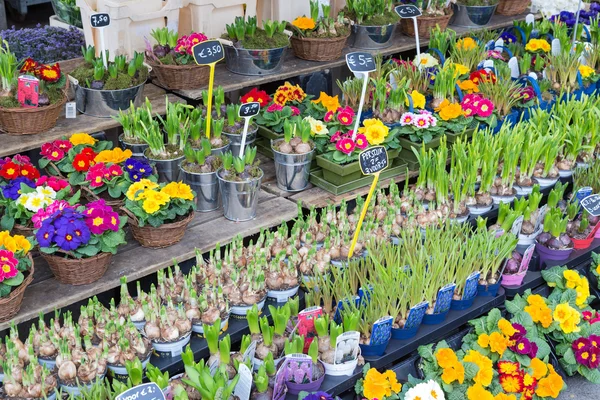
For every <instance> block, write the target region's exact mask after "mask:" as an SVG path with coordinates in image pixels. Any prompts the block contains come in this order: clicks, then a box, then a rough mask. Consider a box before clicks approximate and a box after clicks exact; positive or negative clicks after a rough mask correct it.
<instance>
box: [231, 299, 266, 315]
mask: <svg viewBox="0 0 600 400" xmlns="http://www.w3.org/2000/svg"><path fill="white" fill-rule="evenodd" d="M265 300H267V296H265V297H264V298H263V299H262V300H261V301H259V302H258V303H256V306H257V307H258V311H260V310H262V309H263V307H264V306H265ZM253 305H254V304H251V305H249V306H246V305H243V306H242V305H239V306H234V305H232V306H231V311H230V312H231V316H232V317H233V318H239V319H246V314H247V313H248V311H250V309H251V308H252V306H253Z"/></svg>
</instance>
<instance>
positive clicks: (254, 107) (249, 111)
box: [238, 101, 260, 118]
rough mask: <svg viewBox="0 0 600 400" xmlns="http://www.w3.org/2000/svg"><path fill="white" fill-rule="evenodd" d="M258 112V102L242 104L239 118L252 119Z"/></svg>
mask: <svg viewBox="0 0 600 400" xmlns="http://www.w3.org/2000/svg"><path fill="white" fill-rule="evenodd" d="M259 112H260V103H259V102H258V101H254V102H252V103H246V104H242V105H241V106H240V111H239V114H238V115H239V117H240V118H248V117H254V116H255V115H258V113H259Z"/></svg>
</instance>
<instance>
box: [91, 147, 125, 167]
mask: <svg viewBox="0 0 600 400" xmlns="http://www.w3.org/2000/svg"><path fill="white" fill-rule="evenodd" d="M131 156H132V153H131V150H129V149H127V150H122V149H121V148H120V147H117V148H115V149H113V150H103V151H101V152H100V153H98V155H97V156H96V158H94V161H95V162H97V163H99V162H103V163H113V164H120V163H122V162H123V161H125V160H127V159H128V158H130V157H131Z"/></svg>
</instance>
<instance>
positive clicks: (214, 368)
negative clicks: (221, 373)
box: [208, 357, 220, 376]
mask: <svg viewBox="0 0 600 400" xmlns="http://www.w3.org/2000/svg"><path fill="white" fill-rule="evenodd" d="M219 364H220V360H219V357H217V359H215V360H214V361H213V362H212V363H211V364H210V365H209V366H208V370H209V371H210V376H215V373H216V372H217V369H219Z"/></svg>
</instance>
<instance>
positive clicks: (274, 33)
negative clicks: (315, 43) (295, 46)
mask: <svg viewBox="0 0 600 400" xmlns="http://www.w3.org/2000/svg"><path fill="white" fill-rule="evenodd" d="M262 24H263V28H262V29H261V28H258V23H257V19H256V16H254V17H248V18H247V20H246V19H245V18H244V17H236V18H235V21H234V22H233V23H232V24H227V26H226V29H227V34H226V35H225V36H224V37H225V39H228V40H231V41H232V42H234V45H236V47H241V48H244V49H250V50H262V49H278V48H281V47H286V46H287V45H288V44H289V36H288V35H287V34H285V33H284V30H285V28H286V26H287V22H286V21H281V22H279V21H272V20H266V21H262Z"/></svg>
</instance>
